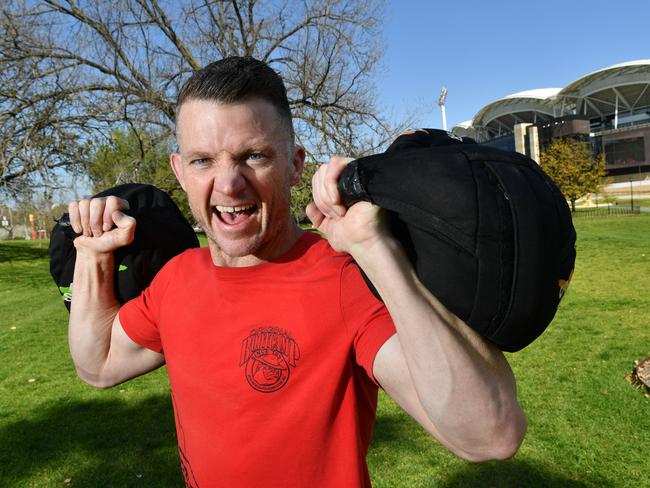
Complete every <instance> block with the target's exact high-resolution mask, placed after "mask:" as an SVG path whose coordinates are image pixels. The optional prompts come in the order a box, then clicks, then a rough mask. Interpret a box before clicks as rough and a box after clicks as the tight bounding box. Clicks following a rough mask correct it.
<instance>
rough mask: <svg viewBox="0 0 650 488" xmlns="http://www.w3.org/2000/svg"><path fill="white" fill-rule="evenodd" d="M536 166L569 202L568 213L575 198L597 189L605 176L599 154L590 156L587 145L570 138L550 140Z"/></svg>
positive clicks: (572, 206)
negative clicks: (540, 167)
mask: <svg viewBox="0 0 650 488" xmlns="http://www.w3.org/2000/svg"><path fill="white" fill-rule="evenodd" d="M540 165H541V166H542V169H543V170H544V171H545V172H546V174H548V175H549V176H550V177H551V179H552V180H553V181H554V182H555V184H556V185H557V186H558V187H559V188H560V191H561V192H562V194H563V195H564V196H565V198H566V199H567V200H569V201H570V202H571V210H572V211H575V209H576V200H577V199H578V198H580V197H583V196H585V195H587V194H588V193H593V192H595V191H597V190H598V183H599V180H600V178H602V177H603V176H604V175H605V158H604V157H603V155H602V154H601V155H599V156H598V157H594V156H593V154H592V151H591V147H590V146H589V144H588V143H586V142H582V141H577V140H575V139H572V138H557V139H553V141H552V142H551V143H550V144H549V145H548V146H547V147H546V149H545V150H544V151H543V152H542V154H541V158H540Z"/></svg>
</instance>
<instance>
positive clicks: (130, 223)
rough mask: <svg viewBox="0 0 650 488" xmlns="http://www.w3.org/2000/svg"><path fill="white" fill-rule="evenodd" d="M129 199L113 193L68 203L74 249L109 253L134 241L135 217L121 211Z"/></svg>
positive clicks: (125, 207)
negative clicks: (73, 234) (73, 236)
mask: <svg viewBox="0 0 650 488" xmlns="http://www.w3.org/2000/svg"><path fill="white" fill-rule="evenodd" d="M128 209H129V202H127V201H126V200H123V199H121V198H118V197H115V196H109V197H102V198H93V199H90V200H79V201H78V202H70V204H69V205H68V214H69V216H70V225H71V226H72V228H73V229H74V231H75V232H76V233H77V234H81V235H80V236H79V237H77V238H76V239H75V240H74V245H75V248H77V251H81V250H85V251H90V252H95V253H110V252H113V251H114V250H115V249H118V248H120V247H123V246H127V245H129V244H130V243H131V242H133V235H134V233H135V219H134V218H133V217H131V216H129V215H126V214H125V213H123V210H128Z"/></svg>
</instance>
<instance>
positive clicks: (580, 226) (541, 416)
mask: <svg viewBox="0 0 650 488" xmlns="http://www.w3.org/2000/svg"><path fill="white" fill-rule="evenodd" d="M576 227H577V230H578V262H577V267H576V272H575V275H574V279H573V283H572V285H571V287H570V289H569V292H568V294H567V295H566V297H565V299H564V301H563V303H562V306H561V308H560V310H559V312H558V314H557V316H556V319H555V320H554V322H553V324H551V326H550V327H549V329H548V330H547V331H546V332H545V333H544V334H543V335H542V337H541V338H540V339H538V340H537V341H536V342H535V343H533V344H532V345H531V346H529V347H528V348H526V349H525V350H523V351H521V352H518V353H515V354H509V355H508V359H509V360H510V362H511V364H512V366H513V369H514V370H515V374H516V375H517V380H518V388H519V396H520V400H521V403H522V405H523V407H524V409H525V410H526V412H527V415H528V420H529V430H528V434H527V436H526V440H525V441H524V444H523V446H522V448H521V450H520V451H519V453H518V454H517V455H516V456H515V457H514V458H513V459H511V460H509V461H505V462H491V463H483V464H471V463H467V462H464V461H462V460H460V459H457V458H455V457H454V456H453V455H451V454H449V453H448V452H447V451H446V450H445V449H444V448H442V447H441V446H439V445H438V444H437V443H436V442H435V441H434V440H433V439H431V438H430V437H429V436H427V435H426V434H424V432H423V431H422V430H421V429H420V428H419V427H418V426H417V425H415V424H414V422H413V421H411V420H410V419H409V418H408V417H406V416H405V414H403V413H402V412H401V411H400V410H399V409H398V408H397V407H396V406H394V404H393V403H392V402H391V401H390V399H388V398H386V397H385V396H383V395H382V396H381V397H380V405H379V411H378V418H377V427H376V431H375V436H374V439H373V443H372V446H371V449H370V452H369V455H368V462H369V465H370V471H371V476H372V479H373V483H374V486H375V487H472V486H480V487H513V488H514V487H628V486H629V487H640V486H644V484H647V483H648V471H649V470H650V460H649V458H648V447H647V442H648V436H649V435H650V415H648V412H650V400H648V399H646V398H644V396H643V395H642V394H641V393H640V392H639V391H638V390H635V389H634V388H632V387H631V386H630V385H629V384H628V383H627V382H626V381H625V379H624V377H625V375H626V374H627V373H629V372H630V370H631V368H632V364H633V361H634V360H635V359H641V358H643V357H645V356H647V355H649V354H650V325H649V322H650V293H648V290H649V289H650V216H646V215H642V216H638V217H623V218H615V219H602V220H580V221H577V222H576ZM0 317H1V318H0V486H2V487H5V486H7V487H50V486H52V487H56V486H78V487H80V486H83V487H86V486H87V487H100V486H115V487H123V486H124V487H129V486H134V487H135V486H138V487H143V486H146V487H173V486H181V485H182V480H181V475H180V470H179V467H178V458H177V454H176V444H175V433H174V425H173V414H172V411H171V402H170V400H169V394H168V384H167V379H166V376H165V372H164V369H162V370H160V371H157V372H155V373H153V374H150V375H147V376H145V377H141V378H138V379H136V380H133V381H131V382H129V383H126V384H124V385H121V386H119V387H116V388H114V389H110V390H95V389H93V388H90V387H88V386H86V385H85V384H83V383H82V382H81V381H80V380H78V379H77V378H76V375H75V373H74V370H73V367H72V364H71V362H70V358H69V354H68V350H67V342H66V327H65V323H66V321H67V312H66V311H65V308H64V307H63V305H62V303H61V299H60V296H59V294H58V291H56V288H55V287H54V285H53V283H52V281H51V278H50V276H49V273H48V260H47V250H46V249H45V247H43V245H42V244H39V243H38V242H36V243H30V242H10V243H6V242H5V243H0ZM31 379H33V380H34V381H32V382H30V380H31ZM467 395H468V401H472V395H471V392H467ZM468 421H471V419H469V420H468ZM66 479H70V480H71V482H69V483H65V480H66Z"/></svg>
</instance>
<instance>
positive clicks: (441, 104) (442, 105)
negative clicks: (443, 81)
mask: <svg viewBox="0 0 650 488" xmlns="http://www.w3.org/2000/svg"><path fill="white" fill-rule="evenodd" d="M445 100H447V87H445V86H443V87H442V89H441V90H440V96H439V97H438V106H439V107H440V111H441V112H442V129H443V130H447V114H446V112H445Z"/></svg>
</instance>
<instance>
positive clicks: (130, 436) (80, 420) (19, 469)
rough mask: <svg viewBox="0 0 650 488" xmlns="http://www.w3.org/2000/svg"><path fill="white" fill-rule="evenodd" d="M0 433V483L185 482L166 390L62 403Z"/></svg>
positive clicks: (89, 484)
mask: <svg viewBox="0 0 650 488" xmlns="http://www.w3.org/2000/svg"><path fill="white" fill-rule="evenodd" d="M0 439H2V443H1V444H2V445H0V466H2V469H1V470H0V486H54V485H61V486H63V483H64V480H65V479H66V478H70V479H71V480H72V483H71V485H73V486H84V487H85V486H88V487H91V486H120V487H126V486H139V487H142V486H160V487H168V486H182V476H181V472H180V464H179V460H178V455H177V451H176V435H175V431H174V419H173V413H172V406H171V400H170V398H169V397H167V396H162V395H159V396H152V397H148V398H146V399H144V400H142V401H140V402H137V403H129V404H127V403H126V402H122V401H119V400H107V401H84V402H70V403H66V404H58V405H55V406H52V407H50V408H48V409H46V410H43V411H41V412H37V413H35V414H33V415H31V416H29V417H28V418H26V419H24V420H20V421H17V422H14V423H11V424H8V425H5V426H3V427H2V428H0Z"/></svg>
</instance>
